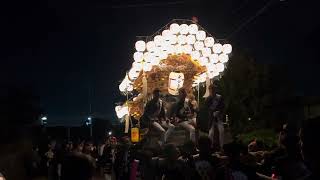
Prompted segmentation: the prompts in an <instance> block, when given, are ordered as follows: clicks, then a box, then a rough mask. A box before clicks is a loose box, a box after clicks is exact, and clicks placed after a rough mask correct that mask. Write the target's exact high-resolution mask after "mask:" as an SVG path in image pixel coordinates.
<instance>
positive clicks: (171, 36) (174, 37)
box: [169, 34, 178, 44]
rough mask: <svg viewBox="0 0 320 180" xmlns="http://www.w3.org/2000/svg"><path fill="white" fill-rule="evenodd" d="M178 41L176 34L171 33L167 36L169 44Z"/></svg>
mask: <svg viewBox="0 0 320 180" xmlns="http://www.w3.org/2000/svg"><path fill="white" fill-rule="evenodd" d="M177 41H178V39H177V36H176V35H174V34H172V35H170V36H169V44H176V43H177Z"/></svg>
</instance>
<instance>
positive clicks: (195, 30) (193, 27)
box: [188, 24, 198, 34]
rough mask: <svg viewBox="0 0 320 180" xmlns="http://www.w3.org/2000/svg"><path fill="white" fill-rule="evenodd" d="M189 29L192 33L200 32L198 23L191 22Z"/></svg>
mask: <svg viewBox="0 0 320 180" xmlns="http://www.w3.org/2000/svg"><path fill="white" fill-rule="evenodd" d="M188 29H189V33H190V34H196V33H197V32H198V25H196V24H190V25H189V28H188Z"/></svg>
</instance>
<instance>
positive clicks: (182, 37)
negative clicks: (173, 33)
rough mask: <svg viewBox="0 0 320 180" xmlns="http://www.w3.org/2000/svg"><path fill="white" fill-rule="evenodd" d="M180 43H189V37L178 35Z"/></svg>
mask: <svg viewBox="0 0 320 180" xmlns="http://www.w3.org/2000/svg"><path fill="white" fill-rule="evenodd" d="M178 43H179V44H181V45H183V44H186V43H187V37H186V36H185V35H179V36H178Z"/></svg>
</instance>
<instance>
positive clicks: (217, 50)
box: [212, 43, 222, 54]
mask: <svg viewBox="0 0 320 180" xmlns="http://www.w3.org/2000/svg"><path fill="white" fill-rule="evenodd" d="M212 51H213V52H214V53H216V54H220V53H221V52H222V45H221V44H219V43H217V44H214V45H213V46H212Z"/></svg>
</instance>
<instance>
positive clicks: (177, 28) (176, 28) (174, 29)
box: [170, 23, 180, 34]
mask: <svg viewBox="0 0 320 180" xmlns="http://www.w3.org/2000/svg"><path fill="white" fill-rule="evenodd" d="M170 31H171V33H172V34H178V33H179V32H180V26H179V24H177V23H173V24H171V25H170Z"/></svg>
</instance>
